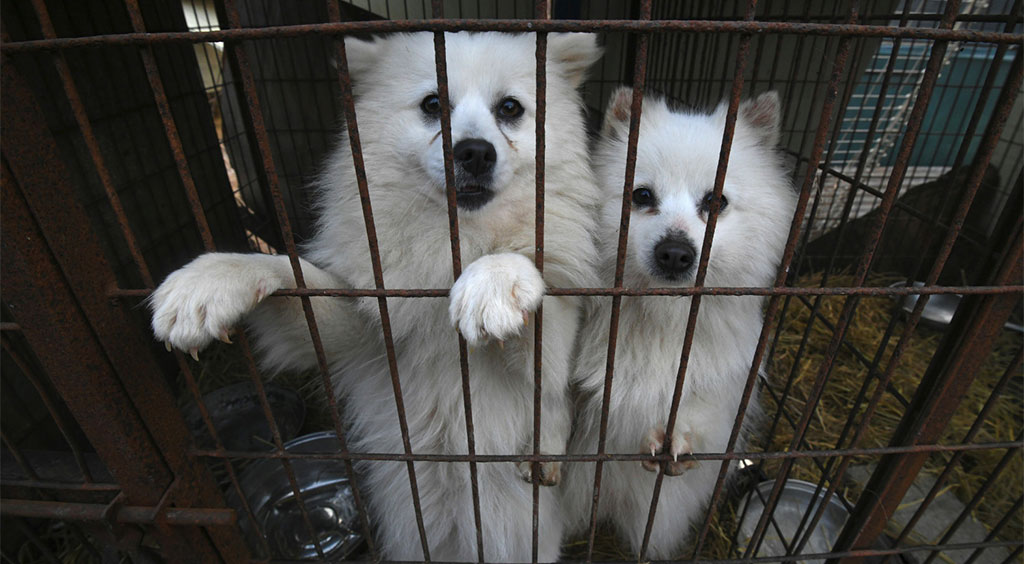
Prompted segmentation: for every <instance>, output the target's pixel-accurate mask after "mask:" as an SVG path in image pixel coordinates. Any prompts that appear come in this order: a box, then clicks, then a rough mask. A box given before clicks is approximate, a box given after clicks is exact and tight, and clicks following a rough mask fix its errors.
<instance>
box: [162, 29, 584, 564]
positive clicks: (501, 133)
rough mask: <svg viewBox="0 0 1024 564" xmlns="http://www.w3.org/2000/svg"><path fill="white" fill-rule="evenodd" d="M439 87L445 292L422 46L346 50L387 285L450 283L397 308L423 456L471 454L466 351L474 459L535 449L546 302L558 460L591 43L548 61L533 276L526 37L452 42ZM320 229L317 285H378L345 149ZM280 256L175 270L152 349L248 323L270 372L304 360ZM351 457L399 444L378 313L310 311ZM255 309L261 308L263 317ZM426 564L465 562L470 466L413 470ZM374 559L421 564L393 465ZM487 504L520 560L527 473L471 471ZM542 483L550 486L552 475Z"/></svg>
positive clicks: (205, 339) (340, 308) (495, 468)
mask: <svg viewBox="0 0 1024 564" xmlns="http://www.w3.org/2000/svg"><path fill="white" fill-rule="evenodd" d="M446 41H447V66H448V79H449V82H448V86H449V93H450V100H451V107H452V113H451V122H452V139H453V144H454V157H455V168H456V171H455V172H456V186H457V199H458V207H459V227H460V236H461V253H462V255H461V256H462V260H463V263H464V264H466V265H468V266H467V267H466V268H465V270H464V271H463V273H462V275H461V276H460V277H459V279H458V281H457V282H456V283H455V284H454V286H453V285H452V282H453V280H452V261H451V247H450V243H449V227H448V215H447V199H446V195H445V194H446V192H445V175H444V164H443V155H442V147H441V135H440V131H441V130H440V110H441V105H440V102H439V100H438V96H437V77H436V74H435V65H434V46H433V35H432V34H430V33H416V34H398V35H391V36H388V37H386V38H383V39H377V40H376V41H360V40H354V39H351V38H349V39H346V48H347V52H348V60H349V68H350V70H351V73H352V77H353V82H354V85H355V94H356V113H357V117H358V120H359V121H358V123H359V131H360V134H361V138H362V149H363V157H364V158H365V163H366V172H367V177H368V179H369V189H370V195H371V200H372V205H373V212H374V219H375V222H376V230H377V234H378V237H379V245H380V258H381V261H382V264H383V273H384V283H385V286H386V287H387V288H392V289H401V288H448V287H451V293H450V300H449V301H447V302H446V301H445V300H441V299H431V298H416V299H412V298H390V299H388V300H387V303H388V307H389V308H390V320H391V326H392V329H393V335H394V343H395V350H396V354H397V365H398V373H399V375H400V379H401V385H402V392H403V396H404V401H405V410H406V414H407V417H408V426H409V434H410V438H411V444H412V450H413V452H414V453H423V454H466V452H467V442H466V424H465V417H464V410H463V397H462V386H461V376H460V369H459V350H458V346H457V338H456V333H455V331H454V330H453V329H452V324H454V325H455V326H456V327H457V328H458V330H459V331H461V332H462V334H463V335H464V336H465V337H466V339H467V341H468V342H469V345H470V347H471V348H470V354H469V365H470V374H471V377H470V382H471V390H472V404H473V413H474V416H475V421H474V423H475V439H476V452H477V453H478V454H492V455H495V454H504V455H515V454H526V453H530V452H532V441H533V439H532V437H533V409H534V407H533V381H534V376H533V330H532V328H531V329H529V330H524V328H525V327H526V326H527V325H528V324H529V314H530V313H531V312H533V311H535V310H536V309H537V307H538V306H539V305H540V303H541V301H542V299H543V302H544V316H543V322H544V332H543V335H544V347H543V357H542V360H543V371H544V372H543V377H544V383H543V399H542V417H543V419H542V423H543V429H542V434H541V438H540V441H541V450H542V452H543V453H546V454H562V453H564V452H565V447H566V443H567V441H568V435H569V431H570V425H571V408H570V404H569V400H568V378H569V370H570V368H569V365H570V361H571V349H572V345H573V340H574V338H575V334H576V330H577V325H578V304H577V301H576V300H574V299H570V298H565V297H549V298H543V294H544V291H545V282H547V283H548V284H551V285H554V286H558V287H586V286H592V285H593V284H595V283H596V280H597V277H596V273H595V271H594V266H593V265H594V264H595V256H596V251H595V248H594V245H593V242H592V232H591V229H592V220H589V219H588V218H591V217H593V215H594V214H593V211H592V209H589V208H588V206H590V205H591V204H590V202H592V201H593V194H594V192H595V187H594V186H595V185H594V180H593V176H592V174H591V172H590V169H589V166H588V158H587V143H586V135H585V130H584V121H583V115H582V103H581V99H580V96H579V94H578V93H577V91H576V89H577V87H578V86H580V84H581V82H582V80H583V78H584V74H585V72H586V70H587V68H588V67H589V66H590V65H591V64H593V63H594V62H595V61H596V60H597V59H598V58H599V57H600V54H601V53H600V48H599V47H598V46H597V42H596V39H595V37H594V36H593V35H585V34H557V33H553V34H551V35H550V36H549V38H548V47H547V61H548V62H547V122H546V123H547V126H546V128H545V131H546V136H547V137H546V138H547V143H546V145H547V154H546V167H545V171H546V179H547V183H546V186H547V189H546V208H545V245H544V276H543V279H542V277H541V275H540V273H539V272H538V270H537V269H536V268H535V267H534V262H533V256H534V248H535V244H534V216H535V209H536V208H535V205H534V191H535V176H534V170H535V160H534V159H535V145H536V143H535V141H536V137H535V136H536V131H535V122H534V115H535V108H536V85H535V84H536V82H535V76H536V62H535V49H536V40H535V36H534V35H532V34H529V35H510V34H501V33H456V34H447V35H446ZM318 184H319V186H318V187H319V190H320V194H319V210H318V211H319V217H320V219H319V226H318V230H317V233H316V235H315V237H314V238H313V240H312V242H311V243H310V244H309V245H308V247H307V248H306V250H305V257H304V259H303V260H302V263H301V264H302V270H303V274H304V276H305V281H306V284H307V286H309V287H312V288H349V287H351V288H373V287H374V279H373V274H372V270H371V262H370V254H369V248H368V244H367V239H366V231H365V227H364V223H363V216H362V211H361V206H360V200H359V197H358V192H357V188H356V182H355V179H354V175H353V163H352V156H351V154H350V151H349V146H348V142H347V139H345V138H343V139H341V141H340V142H339V143H338V148H337V150H336V151H335V153H334V155H333V157H332V158H331V160H330V162H329V163H328V165H327V167H326V169H325V171H324V172H323V174H322V175H321V177H320V179H319V182H318ZM294 287H295V282H294V279H293V275H292V271H291V268H290V266H289V263H288V259H287V257H284V256H267V255H245V254H222V253H214V254H207V255H204V256H201V257H199V258H198V259H196V260H195V261H193V262H192V263H190V264H188V265H187V266H185V267H184V268H182V269H181V270H179V271H177V272H175V273H173V274H171V275H170V276H169V277H168V278H167V280H166V281H165V282H164V283H163V284H162V285H161V286H160V287H159V288H158V289H157V291H156V292H155V293H154V295H153V297H152V300H151V306H152V308H153V311H154V314H153V329H154V332H155V334H156V337H157V338H158V339H162V340H165V341H167V342H169V343H170V344H171V345H173V346H174V347H177V348H179V349H182V350H186V351H194V350H196V349H202V348H203V347H204V346H205V345H206V344H207V343H209V342H210V340H212V339H214V338H219V337H225V338H226V331H227V330H228V329H229V328H230V327H232V326H233V325H235V324H236V323H238V322H240V321H243V320H244V321H245V323H246V324H247V326H248V327H249V329H250V331H251V333H252V334H253V335H254V337H255V339H256V345H257V348H258V350H259V352H260V353H261V361H262V363H263V365H264V366H265V367H266V368H267V369H269V370H271V371H278V370H284V369H293V370H294V369H307V368H311V367H314V366H315V358H314V354H313V349H312V346H311V342H310V336H309V332H308V330H307V327H306V322H305V320H304V317H303V313H302V309H301V306H300V303H299V300H298V299H297V298H271V299H268V300H266V301H262V300H263V298H264V297H266V296H267V295H268V294H270V293H271V292H273V291H275V290H277V289H279V288H294ZM312 301H313V304H314V309H315V313H316V318H317V321H318V323H319V327H320V332H321V335H322V337H323V342H324V347H325V349H326V351H327V354H328V357H329V358H328V360H329V363H330V368H331V372H332V376H333V381H334V382H335V383H336V386H337V388H338V390H339V392H340V393H341V394H342V395H343V397H344V398H345V399H346V406H347V408H346V415H347V423H348V426H349V435H350V437H351V438H350V441H351V443H352V446H353V450H355V451H357V452H376V453H402V452H403V446H402V437H401V434H400V427H399V422H398V417H397V412H396V406H395V398H394V393H393V390H392V384H391V378H390V371H389V367H388V362H387V359H386V357H385V352H384V346H383V340H382V333H381V326H380V315H379V310H378V304H377V300H376V299H335V298H316V297H315V298H312ZM261 302H262V303H261ZM415 466H416V477H417V480H418V487H419V495H420V499H421V502H422V509H423V518H424V521H425V526H426V532H427V537H428V539H427V540H428V545H429V549H430V556H431V558H433V559H435V560H476V559H477V552H476V526H475V521H474V512H473V508H472V500H471V493H470V492H471V489H470V475H469V469H468V465H467V464H465V463H445V462H417V463H416V465H415ZM360 468H361V469H362V470H363V471H364V473H365V479H364V480H363V483H362V484H361V485H362V487H363V488H364V490H365V491H366V493H367V494H368V499H369V505H370V510H371V512H372V517H373V519H374V522H375V525H376V531H377V532H376V534H377V538H378V545H379V546H380V547H381V549H382V552H383V555H384V557H385V558H388V559H397V560H416V559H420V558H422V557H423V554H422V552H421V548H420V537H419V534H418V530H417V525H416V520H415V517H414V512H413V503H412V496H411V490H410V485H409V476H408V473H407V470H406V464H405V463H404V462H372V463H371V462H364V463H362V464H361V465H360ZM478 468H479V489H480V505H481V507H480V510H481V512H482V521H483V539H484V556H485V558H486V559H487V560H492V561H508V560H517V561H524V560H528V559H529V558H530V552H531V539H532V532H531V531H532V526H531V523H532V491H531V487H530V485H529V484H528V483H527V482H525V481H524V478H526V479H530V465H529V464H520V465H515V464H511V463H481V464H480V465H479V467H478ZM542 474H543V475H542V476H541V478H540V479H541V481H542V482H543V483H544V484H545V485H553V484H555V483H557V482H558V481H559V479H560V469H559V465H558V464H551V463H549V464H544V465H543V467H542ZM539 517H540V546H539V556H540V559H541V560H542V561H553V560H556V559H557V558H558V555H559V541H560V539H561V533H562V524H563V519H562V516H561V511H560V509H559V506H558V503H557V498H556V497H555V496H554V494H553V492H552V491H551V489H549V488H544V489H543V490H542V494H541V499H540V516H539Z"/></svg>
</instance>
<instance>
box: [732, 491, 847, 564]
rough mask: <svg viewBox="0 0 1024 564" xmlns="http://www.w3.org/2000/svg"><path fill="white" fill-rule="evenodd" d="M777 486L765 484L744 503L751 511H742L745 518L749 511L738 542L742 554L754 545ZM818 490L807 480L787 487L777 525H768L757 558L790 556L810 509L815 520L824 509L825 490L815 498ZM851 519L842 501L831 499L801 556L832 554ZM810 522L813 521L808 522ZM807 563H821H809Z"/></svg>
mask: <svg viewBox="0 0 1024 564" xmlns="http://www.w3.org/2000/svg"><path fill="white" fill-rule="evenodd" d="M774 486H775V481H774V480H768V481H765V482H761V483H760V484H758V485H757V487H756V488H755V489H754V491H752V492H750V494H749V495H748V496H747V497H746V498H745V499H744V505H747V504H749V507H740V515H744V510H745V511H746V514H745V515H744V517H743V522H742V523H740V533H739V538H738V539H737V542H738V545H739V547H740V550H741V551H742V550H744V549H745V548H746V547H747V545H748V544H749V543H750V539H751V536H753V534H754V529H755V528H756V527H757V522H758V521H759V520H760V519H761V514H762V513H763V512H764V500H767V499H768V496H769V495H770V494H771V491H772V488H773V487H774ZM815 489H817V484H812V483H810V482H805V481H803V480H788V481H786V485H785V486H783V488H782V492H781V493H780V494H779V503H778V506H776V508H775V513H774V516H773V520H774V525H773V523H772V522H771V521H769V522H768V525H767V528H766V529H765V532H764V540H763V542H762V543H761V547H760V548H759V549H758V551H757V554H756V555H755V556H783V555H785V554H786V545H788V544H791V543H792V539H793V535H794V533H796V529H797V527H798V526H799V525H800V521H801V520H802V519H803V516H804V514H805V513H807V511H808V509H809V508H810V510H811V511H812V514H811V516H812V517H813V516H814V512H817V510H818V507H819V506H820V505H821V499H822V498H823V497H824V493H825V490H822V491H821V492H820V493H819V494H818V496H817V497H815V495H814V491H815ZM847 517H849V512H847V511H846V508H845V507H844V506H843V504H842V502H841V501H839V498H838V497H836V496H835V495H833V496H832V497H831V498H830V499H829V501H828V505H826V506H825V512H824V513H823V514H822V516H821V519H820V520H819V521H818V524H817V525H815V527H814V530H813V531H812V532H811V536H810V538H808V540H807V543H806V544H805V545H804V547H803V550H802V551H801V553H803V554H815V553H822V552H828V551H830V550H831V549H832V545H833V544H834V543H835V541H836V539H837V538H838V537H839V532H840V531H842V530H843V525H844V524H845V523H846V518H847ZM809 522H810V519H808V523H809ZM805 526H806V525H805ZM780 533H781V534H780ZM805 534H806V529H805V530H803V531H801V532H800V537H801V538H802V537H803V536H804V535H805ZM798 541H799V539H798ZM804 562H821V561H820V560H806V561H804Z"/></svg>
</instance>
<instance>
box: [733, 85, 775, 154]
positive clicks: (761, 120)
mask: <svg viewBox="0 0 1024 564" xmlns="http://www.w3.org/2000/svg"><path fill="white" fill-rule="evenodd" d="M739 118H740V120H742V122H743V124H744V125H745V126H746V127H747V128H749V129H751V130H752V131H754V132H755V133H756V134H757V136H758V137H760V139H761V141H762V142H763V143H764V144H765V145H767V146H769V147H775V146H776V145H778V144H779V135H780V133H781V129H782V102H781V101H779V93H778V92H776V91H774V90H772V91H769V92H765V93H764V94H761V95H759V96H758V97H757V98H754V99H753V100H747V101H746V102H743V103H742V104H740V110H739Z"/></svg>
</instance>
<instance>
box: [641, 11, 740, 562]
mask: <svg viewBox="0 0 1024 564" xmlns="http://www.w3.org/2000/svg"><path fill="white" fill-rule="evenodd" d="M756 9H757V0H750V3H749V4H748V5H747V10H746V14H745V15H744V20H746V21H750V20H753V19H754V13H755V10H756ZM751 40H752V36H751V35H749V34H746V35H744V36H743V37H742V38H741V39H740V44H739V47H738V49H737V52H736V67H735V70H734V71H733V82H732V92H731V94H730V96H729V107H728V110H727V111H726V116H725V128H724V130H723V132H722V142H721V148H720V149H719V155H718V167H717V169H716V171H715V183H714V187H713V188H712V192H711V193H712V196H711V206H710V209H709V210H708V217H707V222H706V224H705V226H704V240H703V241H702V243H701V251H700V260H699V262H698V266H697V274H696V276H695V278H694V282H693V286H694V287H695V288H699V287H701V286H703V285H704V279H705V277H706V276H707V272H708V262H709V260H710V258H711V245H712V243H713V241H714V237H715V228H716V227H717V225H718V213H719V211H720V210H721V205H722V189H723V188H724V187H725V175H726V172H727V171H728V168H729V153H730V152H731V150H732V140H733V133H734V132H735V129H736V119H737V115H738V113H739V108H740V97H741V96H742V95H743V80H744V78H743V73H744V71H745V70H746V66H747V57H748V56H749V54H750V42H751ZM701 298H702V296H700V295H696V296H693V297H691V298H690V308H689V312H688V315H687V320H686V332H685V334H684V336H683V347H682V351H681V352H680V355H679V369H678V371H677V373H676V383H675V388H674V389H673V391H672V401H671V403H670V407H669V411H668V421H667V422H666V423H665V442H666V446H665V449H664V450H665V451H666V452H668V451H669V449H670V446H669V445H671V442H672V435H673V432H674V431H673V430H674V429H675V423H676V419H677V416H678V411H679V403H680V402H681V401H682V397H683V386H684V384H685V381H686V369H687V367H688V366H689V359H690V349H691V347H692V346H693V337H694V335H695V334H696V328H697V315H698V314H699V312H700V304H701ZM667 467H668V462H664V463H662V464H661V465H660V467H659V469H658V475H657V477H656V478H655V481H654V494H653V495H652V497H651V507H650V510H649V511H648V515H647V525H646V527H645V529H644V537H643V542H642V543H641V545H640V554H639V556H638V558H639V559H640V560H641V561H642V560H644V558H645V557H646V555H647V546H648V543H649V542H650V539H651V530H652V529H653V527H654V518H655V515H656V512H657V510H658V501H659V500H660V497H661V484H662V483H663V482H664V480H665V470H666V468H667Z"/></svg>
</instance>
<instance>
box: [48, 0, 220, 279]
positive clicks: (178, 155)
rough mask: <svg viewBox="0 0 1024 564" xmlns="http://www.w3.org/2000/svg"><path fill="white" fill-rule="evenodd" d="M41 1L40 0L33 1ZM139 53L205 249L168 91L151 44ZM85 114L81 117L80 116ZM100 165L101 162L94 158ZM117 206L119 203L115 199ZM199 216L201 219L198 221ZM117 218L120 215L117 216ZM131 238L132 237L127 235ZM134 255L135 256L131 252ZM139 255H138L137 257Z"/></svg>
mask: <svg viewBox="0 0 1024 564" xmlns="http://www.w3.org/2000/svg"><path fill="white" fill-rule="evenodd" d="M35 1H36V2H41V1H42V0H35ZM124 3H125V8H126V9H127V11H128V17H129V19H130V20H131V22H132V30H133V31H134V32H135V33H143V34H144V33H146V26H145V23H144V22H143V20H142V12H141V11H140V10H139V4H138V0H124ZM139 55H140V56H141V57H142V65H143V67H145V70H146V78H148V79H149V87H150V90H152V92H153V100H154V101H155V102H156V107H157V110H158V111H159V113H160V119H161V120H162V121H163V124H164V132H165V133H166V135H167V142H168V144H169V145H170V147H171V153H172V154H173V155H174V163H175V165H177V168H178V176H179V177H180V178H181V183H182V185H183V186H184V187H185V195H186V196H187V197H188V203H189V206H191V207H192V212H193V215H194V216H195V217H196V221H197V224H196V226H197V227H198V228H199V234H200V235H201V236H202V238H203V243H204V244H205V245H206V247H207V248H211V247H213V234H212V233H211V232H210V225H209V223H207V221H206V216H205V214H204V212H203V204H202V201H200V199H199V193H198V192H197V191H196V185H195V181H194V179H193V178H192V171H191V170H190V168H189V164H188V158H187V157H186V156H185V148H184V147H183V146H182V144H181V136H180V135H179V134H178V126H177V125H176V124H175V123H174V115H173V114H172V113H171V105H170V103H169V102H168V101H167V92H166V91H165V90H164V84H163V80H162V79H161V78H160V69H159V68H157V66H156V58H155V57H154V56H153V48H152V44H149V43H147V44H145V45H144V46H143V48H142V49H141V50H140V51H139ZM83 117H84V116H83ZM96 162H97V164H99V162H100V161H96ZM115 202H116V200H111V205H112V206H113V205H115ZM117 204H118V205H119V204H120V202H117ZM200 218H202V220H200ZM118 219H119V220H120V218H118ZM122 229H125V230H128V229H127V224H124V225H122ZM129 240H131V238H129ZM133 256H134V255H133ZM139 258H141V255H140V257H139ZM144 268H145V266H143V265H141V264H140V271H142V272H144V271H143V270H142V269H144Z"/></svg>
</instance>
